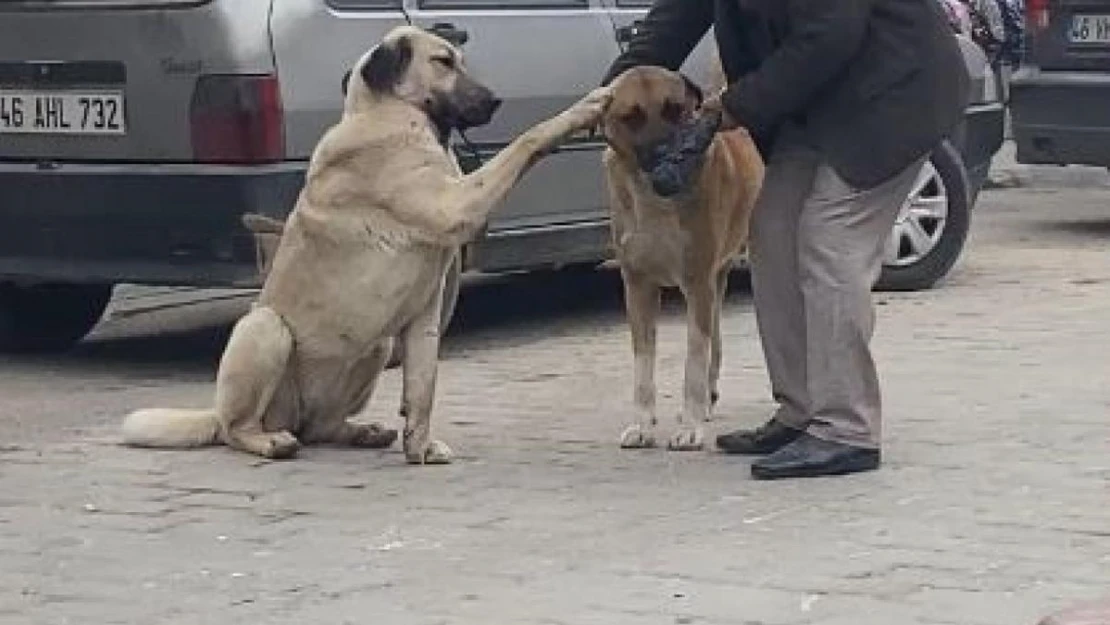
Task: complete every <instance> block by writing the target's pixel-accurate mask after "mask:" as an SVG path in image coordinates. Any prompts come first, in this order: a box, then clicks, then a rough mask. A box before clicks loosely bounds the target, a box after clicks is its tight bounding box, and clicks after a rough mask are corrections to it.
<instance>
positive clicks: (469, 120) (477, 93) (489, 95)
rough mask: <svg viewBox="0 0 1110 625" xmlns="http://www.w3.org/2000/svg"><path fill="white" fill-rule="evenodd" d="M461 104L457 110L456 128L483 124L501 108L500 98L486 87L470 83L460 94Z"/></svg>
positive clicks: (462, 128)
mask: <svg viewBox="0 0 1110 625" xmlns="http://www.w3.org/2000/svg"><path fill="white" fill-rule="evenodd" d="M461 100H462V106H461V107H459V112H458V124H457V126H458V128H459V130H466V129H468V128H476V127H478V126H485V125H486V124H488V123H490V120H492V119H493V114H494V113H496V112H497V109H499V108H501V99H500V98H498V97H497V96H495V95H494V94H493V92H492V91H490V90H489V89H488V88H486V87H484V86H482V85H479V84H477V83H471V84H470V85H468V86H467V87H466V89H465V90H464V93H463V94H462V98H461Z"/></svg>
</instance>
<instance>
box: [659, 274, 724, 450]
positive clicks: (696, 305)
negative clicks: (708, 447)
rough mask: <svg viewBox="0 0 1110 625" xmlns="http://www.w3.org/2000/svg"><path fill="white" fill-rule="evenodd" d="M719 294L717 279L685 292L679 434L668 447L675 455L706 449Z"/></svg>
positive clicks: (706, 281) (704, 282)
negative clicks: (710, 381)
mask: <svg viewBox="0 0 1110 625" xmlns="http://www.w3.org/2000/svg"><path fill="white" fill-rule="evenodd" d="M716 290H717V280H716V276H713V277H710V278H709V279H708V280H705V281H702V282H696V283H692V284H689V285H686V286H685V288H684V289H683V291H684V295H685V296H686V373H685V380H684V383H683V407H682V412H681V413H679V416H678V430H677V431H676V432H675V433H674V436H672V437H671V440H670V443H669V444H668V447H669V448H670V449H672V450H674V451H697V450H700V449H701V448H702V447H703V446H704V445H705V442H704V439H705V432H704V430H703V429H702V422H704V421H708V420H709V370H710V361H711V360H712V342H713V323H714V321H713V311H714V307H715V306H716V304H717V293H716Z"/></svg>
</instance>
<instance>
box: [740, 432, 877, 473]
mask: <svg viewBox="0 0 1110 625" xmlns="http://www.w3.org/2000/svg"><path fill="white" fill-rule="evenodd" d="M880 463H881V455H880V453H879V450H878V449H866V448H863V447H853V446H851V445H845V444H843V443H833V442H831V441H826V440H823V439H820V438H817V437H816V436H812V435H810V434H802V436H800V437H798V439H797V440H796V441H794V442H793V443H790V444H789V445H787V446H785V447H783V448H782V449H780V450H778V451H776V452H775V453H773V454H771V455H770V456H767V457H766V458H762V459H760V460H757V461H756V462H754V463H752V477H754V478H755V479H757V480H777V479H782V478H791V477H821V476H825V475H847V474H849V473H860V472H863V471H874V470H875V469H878V468H879V464H880Z"/></svg>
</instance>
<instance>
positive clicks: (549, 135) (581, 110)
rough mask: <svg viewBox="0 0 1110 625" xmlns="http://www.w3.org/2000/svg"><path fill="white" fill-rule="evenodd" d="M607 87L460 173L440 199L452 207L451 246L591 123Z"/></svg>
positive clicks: (447, 219)
mask: <svg viewBox="0 0 1110 625" xmlns="http://www.w3.org/2000/svg"><path fill="white" fill-rule="evenodd" d="M610 97H611V96H610V91H609V89H608V88H598V89H595V90H594V91H592V92H590V93H589V94H587V95H586V96H585V97H584V98H582V99H581V100H579V101H578V102H577V103H575V104H574V105H572V106H570V107H569V108H567V109H566V110H564V111H562V112H560V113H559V114H557V115H555V116H554V117H552V118H550V119H547V120H545V121H542V122H540V123H539V124H536V125H535V126H533V127H532V128H530V129H528V130H527V131H525V132H524V134H522V135H520V136H519V137H517V138H516V139H515V140H514V141H513V142H512V143H510V144H509V145H508V146H506V147H505V148H504V149H503V150H501V151H500V152H498V153H497V155H496V156H494V157H493V158H492V159H490V160H489V161H488V162H487V163H485V164H484V165H482V166H481V167H479V168H478V169H477V170H475V171H473V172H471V173H470V174H468V175H466V176H463V177H462V178H460V179H459V180H458V181H457V182H456V183H455V184H453V185H452V186H451V188H450V189H449V190H448V191H447V194H448V195H447V197H445V198H441V201H440V202H438V203H437V206H439V207H446V208H447V210H449V211H452V212H451V213H450V214H448V215H445V216H444V219H443V220H442V222H441V228H442V230H443V234H444V235H446V237H447V239H448V242H449V243H451V244H453V245H462V244H464V243H466V242H468V241H470V240H471V239H472V238H473V237H474V236H475V235H476V234H477V232H478V231H479V230H480V229H481V227H482V226H483V224H485V223H486V220H487V219H488V218H489V215H490V213H491V212H492V211H493V209H494V208H496V207H497V206H498V205H499V204H500V203H501V202H502V200H504V199H505V196H506V195H507V194H508V193H509V191H510V190H512V188H513V186H515V185H516V183H517V182H518V181H519V180H520V177H521V176H523V175H524V174H525V172H527V171H528V170H529V169H531V167H532V166H533V165H535V164H536V162H538V161H539V160H540V158H542V157H543V156H544V155H546V154H547V153H549V152H550V151H551V150H553V149H554V148H555V147H557V146H558V144H559V143H560V142H562V141H564V140H565V139H567V137H569V136H570V135H572V134H574V133H575V132H578V131H581V130H585V129H588V128H592V127H593V126H595V125H596V124H597V122H598V120H599V119H600V117H601V114H602V112H603V111H604V109H605V107H606V106H607V105H608V103H609V100H610Z"/></svg>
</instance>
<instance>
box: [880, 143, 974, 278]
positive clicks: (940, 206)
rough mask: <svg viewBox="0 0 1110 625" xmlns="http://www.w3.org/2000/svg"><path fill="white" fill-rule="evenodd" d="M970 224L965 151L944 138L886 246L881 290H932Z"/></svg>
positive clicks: (961, 244)
mask: <svg viewBox="0 0 1110 625" xmlns="http://www.w3.org/2000/svg"><path fill="white" fill-rule="evenodd" d="M970 225H971V192H970V190H969V183H968V176H967V170H966V169H965V167H964V163H963V159H962V158H961V157H960V153H959V152H958V151H956V148H955V147H953V146H952V145H951V144H950V143H948V142H947V141H946V142H944V143H942V144H941V145H940V146H939V147H937V149H936V150H934V151H933V154H932V155H931V157H930V158H929V160H928V161H927V162H926V163H925V166H924V167H923V168H922V170H921V174H920V175H919V176H918V178H917V180H916V182H915V183H914V186H913V190H912V191H911V192H910V195H909V196H908V197H907V198H906V200H905V202H904V203H903V205H902V208H901V210H900V211H899V212H898V218H897V221H896V222H895V224H894V228H893V229H892V231H891V234H890V238H889V239H887V242H886V246H885V247H884V250H883V268H882V272H881V274H880V276H879V279H878V281H877V282H876V284H875V288H876V289H878V290H880V291H918V290H923V289H928V288H930V287H932V286H933V285H934V284H936V283H937V282H938V281H939V280H940V279H941V278H943V277H944V276H945V275H947V274H948V272H949V270H951V269H952V266H953V265H954V264H955V263H956V260H957V259H958V258H959V257H960V253H961V252H962V251H963V247H964V242H965V241H966V240H967V233H968V229H969V227H970Z"/></svg>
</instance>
